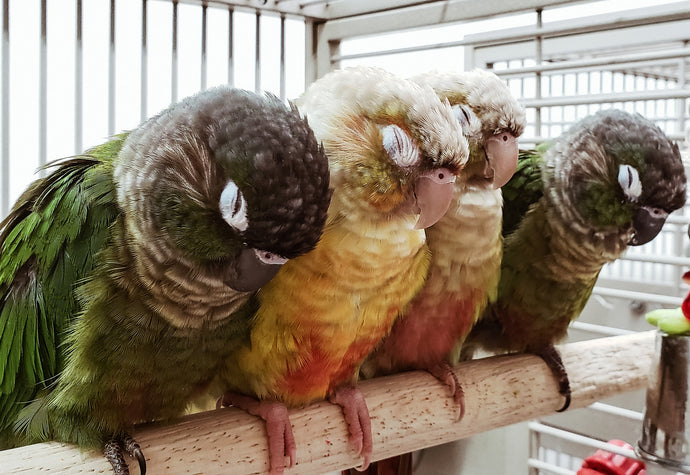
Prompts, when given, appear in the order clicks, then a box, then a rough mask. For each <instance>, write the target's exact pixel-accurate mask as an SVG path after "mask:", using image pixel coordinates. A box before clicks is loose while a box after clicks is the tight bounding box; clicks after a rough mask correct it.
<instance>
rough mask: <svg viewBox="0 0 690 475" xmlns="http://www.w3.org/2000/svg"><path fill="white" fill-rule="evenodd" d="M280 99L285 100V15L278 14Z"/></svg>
mask: <svg viewBox="0 0 690 475" xmlns="http://www.w3.org/2000/svg"><path fill="white" fill-rule="evenodd" d="M280 99H281V100H283V101H284V100H285V15H280Z"/></svg>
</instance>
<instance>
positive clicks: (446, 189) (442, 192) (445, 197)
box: [415, 168, 455, 229]
mask: <svg viewBox="0 0 690 475" xmlns="http://www.w3.org/2000/svg"><path fill="white" fill-rule="evenodd" d="M454 186H455V173H453V172H451V171H450V170H448V169H447V168H436V169H434V170H431V171H430V172H427V173H425V174H424V175H422V176H420V177H419V178H418V179H417V182H416V183H415V196H416V204H417V208H418V209H419V218H418V219H417V224H415V229H426V228H428V227H429V226H433V225H434V224H436V222H437V221H438V220H439V219H441V218H442V217H443V215H444V214H446V211H448V207H449V206H450V202H451V200H452V199H453V188H454Z"/></svg>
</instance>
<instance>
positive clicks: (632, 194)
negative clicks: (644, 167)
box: [618, 165, 642, 201]
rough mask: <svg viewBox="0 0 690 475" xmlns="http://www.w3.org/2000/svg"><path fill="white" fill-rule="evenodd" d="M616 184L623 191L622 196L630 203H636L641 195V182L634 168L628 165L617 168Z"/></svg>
mask: <svg viewBox="0 0 690 475" xmlns="http://www.w3.org/2000/svg"><path fill="white" fill-rule="evenodd" d="M618 184H619V185H620V186H621V189H622V190H623V194H624V195H625V196H626V197H627V198H628V199H629V200H630V201H637V199H638V198H639V197H640V195H642V182H641V181H640V174H639V173H638V171H637V169H636V168H635V167H632V166H630V165H621V166H619V167H618Z"/></svg>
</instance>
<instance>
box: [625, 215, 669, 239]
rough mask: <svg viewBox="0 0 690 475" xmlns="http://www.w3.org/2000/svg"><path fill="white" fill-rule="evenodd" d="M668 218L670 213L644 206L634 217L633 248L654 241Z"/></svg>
mask: <svg viewBox="0 0 690 475" xmlns="http://www.w3.org/2000/svg"><path fill="white" fill-rule="evenodd" d="M666 218H668V213H666V212H665V211H663V210H660V209H659V208H650V207H648V206H643V207H642V208H640V209H639V210H638V211H637V213H635V216H634V217H633V236H632V238H631V239H630V243H629V244H630V245H631V246H641V245H642V244H647V243H648V242H649V241H651V240H652V239H654V238H655V237H656V235H657V234H659V231H661V228H662V227H663V226H664V223H665V222H666Z"/></svg>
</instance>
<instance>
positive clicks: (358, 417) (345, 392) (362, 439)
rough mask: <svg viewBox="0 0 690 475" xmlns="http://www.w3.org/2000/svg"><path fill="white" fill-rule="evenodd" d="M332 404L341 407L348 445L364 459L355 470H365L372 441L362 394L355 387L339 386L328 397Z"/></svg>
mask: <svg viewBox="0 0 690 475" xmlns="http://www.w3.org/2000/svg"><path fill="white" fill-rule="evenodd" d="M328 400H329V401H330V402H332V403H333V404H337V405H338V406H340V407H342V408H343V414H344V415H345V422H347V427H348V429H349V431H350V437H349V440H350V446H352V449H353V450H354V451H355V453H356V454H357V455H360V456H361V457H362V458H363V459H364V460H363V461H362V465H361V466H360V467H357V470H366V469H367V467H368V466H369V462H370V461H371V452H372V451H373V449H374V443H373V439H372V435H371V419H370V418H369V408H367V403H366V401H365V400H364V396H363V395H362V393H361V392H360V391H359V389H357V388H353V387H348V386H344V387H339V388H338V389H336V390H335V392H334V393H333V394H331V395H330V396H329V397H328Z"/></svg>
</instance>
